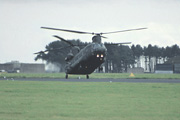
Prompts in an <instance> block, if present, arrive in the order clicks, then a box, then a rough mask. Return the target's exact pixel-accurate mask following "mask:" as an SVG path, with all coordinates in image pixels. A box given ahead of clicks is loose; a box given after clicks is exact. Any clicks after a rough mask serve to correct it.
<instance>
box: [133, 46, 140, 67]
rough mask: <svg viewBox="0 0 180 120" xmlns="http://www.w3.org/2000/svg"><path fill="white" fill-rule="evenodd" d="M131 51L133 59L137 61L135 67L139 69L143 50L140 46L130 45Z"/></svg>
mask: <svg viewBox="0 0 180 120" xmlns="http://www.w3.org/2000/svg"><path fill="white" fill-rule="evenodd" d="M131 50H132V52H133V56H134V59H135V60H136V61H137V67H141V64H140V57H141V56H142V55H143V48H142V47H141V46H140V45H136V46H134V45H132V46H131Z"/></svg>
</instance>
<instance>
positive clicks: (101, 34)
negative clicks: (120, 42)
mask: <svg viewBox="0 0 180 120" xmlns="http://www.w3.org/2000/svg"><path fill="white" fill-rule="evenodd" d="M144 29H147V28H137V29H128V30H121V31H114V32H105V33H100V34H101V35H102V34H111V33H119V32H128V31H134V30H144Z"/></svg>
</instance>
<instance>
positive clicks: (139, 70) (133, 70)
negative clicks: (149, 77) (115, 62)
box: [127, 67, 144, 73]
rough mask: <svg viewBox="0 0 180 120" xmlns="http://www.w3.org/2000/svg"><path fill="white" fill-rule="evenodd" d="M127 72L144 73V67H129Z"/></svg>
mask: <svg viewBox="0 0 180 120" xmlns="http://www.w3.org/2000/svg"><path fill="white" fill-rule="evenodd" d="M127 73H144V68H142V67H136V68H127Z"/></svg>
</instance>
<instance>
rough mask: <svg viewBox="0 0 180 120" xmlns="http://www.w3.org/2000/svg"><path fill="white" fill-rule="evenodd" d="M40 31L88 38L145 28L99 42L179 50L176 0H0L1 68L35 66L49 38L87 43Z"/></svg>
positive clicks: (178, 1) (178, 4) (179, 0)
mask: <svg viewBox="0 0 180 120" xmlns="http://www.w3.org/2000/svg"><path fill="white" fill-rule="evenodd" d="M41 26H47V27H56V28H62V29H72V30H79V31H87V32H111V31H117V30H126V29H134V28H141V27H148V29H147V30H142V31H131V32H125V33H116V34H111V35H106V37H108V39H103V42H114V43H117V42H132V44H135V45H136V44H140V45H142V46H147V45H148V44H152V45H158V46H160V47H162V46H165V47H166V46H172V45H174V44H178V45H179V46H180V44H179V43H180V0H0V51H1V54H0V63H5V62H10V61H12V60H18V61H20V62H24V63H28V62H30V63H33V62H35V61H34V58H35V55H33V53H34V52H37V51H40V50H44V49H45V46H46V45H47V44H49V43H50V42H52V41H54V40H56V39H55V38H53V37H52V35H59V36H61V37H63V38H65V39H80V40H81V41H84V42H85V41H86V42H91V37H92V36H91V35H80V34H74V33H65V32H60V31H51V30H45V29H40V27H41ZM130 46H131V45H130ZM38 62H41V61H38Z"/></svg>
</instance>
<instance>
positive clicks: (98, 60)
mask: <svg viewBox="0 0 180 120" xmlns="http://www.w3.org/2000/svg"><path fill="white" fill-rule="evenodd" d="M41 28H42V29H48V30H57V31H64V32H71V33H78V34H91V35H93V37H92V42H91V43H89V44H88V45H87V46H85V47H84V48H83V49H81V50H80V49H79V47H78V46H77V45H73V44H72V43H71V42H70V41H68V40H65V39H64V38H62V37H60V36H57V35H54V36H53V37H55V38H57V39H59V40H61V41H63V42H66V43H67V44H69V47H75V48H76V49H77V50H78V53H77V54H75V55H74V54H73V53H72V51H70V53H68V55H67V57H66V58H65V61H66V66H65V73H66V75H65V78H66V79H68V75H69V74H75V75H86V78H87V79H89V74H91V73H93V72H94V71H95V69H97V68H99V71H100V70H102V67H101V65H102V63H104V62H105V60H106V55H107V48H106V47H105V45H104V44H103V43H102V39H101V38H107V37H105V36H102V35H104V34H112V33H120V32H128V31H134V30H143V29H147V28H137V29H128V30H121V31H114V32H104V33H102V32H101V33H94V32H83V31H77V30H68V29H59V28H51V27H41ZM121 44H131V42H124V43H112V44H108V45H121ZM106 45H107V44H106ZM61 49H62V48H58V49H54V50H61ZM48 51H53V50H45V51H40V52H37V53H35V54H40V53H44V52H48Z"/></svg>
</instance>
